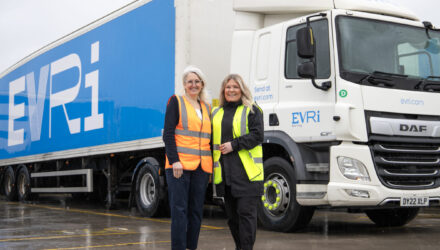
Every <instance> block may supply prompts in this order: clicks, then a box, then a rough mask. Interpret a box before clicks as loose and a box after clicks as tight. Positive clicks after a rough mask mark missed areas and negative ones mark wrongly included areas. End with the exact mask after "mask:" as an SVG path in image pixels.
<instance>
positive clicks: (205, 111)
mask: <svg viewBox="0 0 440 250" xmlns="http://www.w3.org/2000/svg"><path fill="white" fill-rule="evenodd" d="M176 97H177V101H178V103H179V116H180V117H179V123H178V124H177V126H176V130H175V139H176V147H177V154H178V155H179V160H180V163H181V164H182V166H183V169H184V170H196V169H197V167H198V166H199V165H201V166H202V169H203V171H205V172H206V173H212V152H211V146H210V142H211V120H210V115H209V114H210V113H211V110H210V106H209V104H206V103H204V102H202V101H201V102H200V106H201V108H202V119H200V118H199V117H198V116H197V113H196V110H195V109H194V107H193V106H192V105H191V103H189V102H188V101H187V100H186V98H185V97H184V96H176ZM172 167H173V166H172V165H170V163H169V161H168V157H166V163H165V168H172Z"/></svg>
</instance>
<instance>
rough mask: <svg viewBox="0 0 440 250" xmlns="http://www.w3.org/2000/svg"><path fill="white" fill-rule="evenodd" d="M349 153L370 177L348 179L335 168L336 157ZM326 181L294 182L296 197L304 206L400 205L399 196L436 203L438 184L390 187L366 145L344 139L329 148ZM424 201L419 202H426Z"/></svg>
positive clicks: (438, 194)
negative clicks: (319, 182) (421, 187)
mask: <svg viewBox="0 0 440 250" xmlns="http://www.w3.org/2000/svg"><path fill="white" fill-rule="evenodd" d="M341 156H343V157H350V158H353V159H356V160H358V161H360V162H362V163H363V164H364V166H365V167H366V169H367V171H368V174H369V177H370V180H369V181H365V180H352V179H349V178H347V177H345V176H344V175H343V174H342V172H341V170H340V169H339V166H338V162H337V158H338V157H341ZM329 171H330V181H329V183H328V184H327V185H321V184H320V185H315V184H297V200H298V203H299V204H301V205H304V206H312V205H329V206H332V207H376V206H400V201H401V199H402V198H415V200H417V199H418V198H420V199H425V198H427V199H428V200H429V202H428V204H429V205H428V206H439V205H440V188H434V189H418V190H415V189H412V190H409V189H391V188H388V187H385V186H384V185H383V184H382V183H381V181H380V180H379V178H378V176H377V174H376V169H375V167H374V163H373V161H372V156H371V152H370V149H369V147H368V146H366V145H357V144H352V143H347V142H344V143H342V144H340V145H338V146H334V147H332V148H331V150H330V170H329ZM426 205H427V203H424V205H423V206H426Z"/></svg>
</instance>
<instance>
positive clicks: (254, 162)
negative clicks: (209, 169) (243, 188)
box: [212, 105, 264, 184]
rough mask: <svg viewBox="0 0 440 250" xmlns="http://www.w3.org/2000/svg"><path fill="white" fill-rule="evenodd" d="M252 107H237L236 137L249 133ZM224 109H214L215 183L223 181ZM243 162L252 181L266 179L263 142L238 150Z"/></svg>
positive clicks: (234, 128) (234, 122)
mask: <svg viewBox="0 0 440 250" xmlns="http://www.w3.org/2000/svg"><path fill="white" fill-rule="evenodd" d="M249 113H250V109H249V108H248V107H246V106H244V105H240V106H238V107H237V110H236V111H235V114H234V118H233V121H232V132H233V136H234V139H235V138H237V137H240V136H242V135H245V134H249V128H248V115H249ZM223 114H224V110H223V107H221V108H219V107H217V108H215V109H214V110H213V111H212V126H213V129H212V135H213V139H212V141H213V161H214V171H213V175H214V184H219V183H221V182H222V181H223V180H222V170H221V165H220V156H221V151H220V144H221V138H222V120H223ZM238 155H239V156H240V159H241V162H242V163H243V166H244V169H245V170H246V174H247V176H248V178H249V180H250V181H262V180H264V172H263V148H262V147H261V144H260V145H258V146H256V147H254V148H252V149H250V150H246V149H241V150H240V151H238Z"/></svg>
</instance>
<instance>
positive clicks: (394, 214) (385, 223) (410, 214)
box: [365, 208, 419, 227]
mask: <svg viewBox="0 0 440 250" xmlns="http://www.w3.org/2000/svg"><path fill="white" fill-rule="evenodd" d="M365 213H366V214H367V216H368V218H370V220H372V221H373V222H374V223H375V224H376V225H377V226H381V227H400V226H403V225H405V224H407V223H409V222H410V221H411V220H413V219H414V218H415V217H416V216H417V214H418V213H419V208H391V209H377V210H366V211H365Z"/></svg>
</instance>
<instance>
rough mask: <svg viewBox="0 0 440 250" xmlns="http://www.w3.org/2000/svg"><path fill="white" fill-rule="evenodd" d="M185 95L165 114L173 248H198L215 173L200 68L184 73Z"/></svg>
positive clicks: (173, 101) (171, 101) (170, 104)
mask: <svg viewBox="0 0 440 250" xmlns="http://www.w3.org/2000/svg"><path fill="white" fill-rule="evenodd" d="M183 87H184V89H185V94H184V95H183V96H175V95H174V96H172V97H171V98H170V99H169V101H168V105H167V110H166V113H165V125H164V133H163V140H164V143H165V151H166V163H165V174H166V180H167V184H168V196H169V203H170V209H171V245H172V249H179V250H180V249H182V250H184V249H196V248H197V242H198V239H199V233H200V226H201V222H202V217H203V204H204V200H205V191H206V188H207V186H208V176H209V174H210V173H212V155H211V145H210V142H211V121H210V111H211V108H210V106H209V104H208V103H207V102H206V97H205V91H204V89H205V81H204V77H203V73H202V71H201V70H200V69H198V68H196V67H194V66H189V67H187V68H186V69H185V70H184V72H183Z"/></svg>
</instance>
